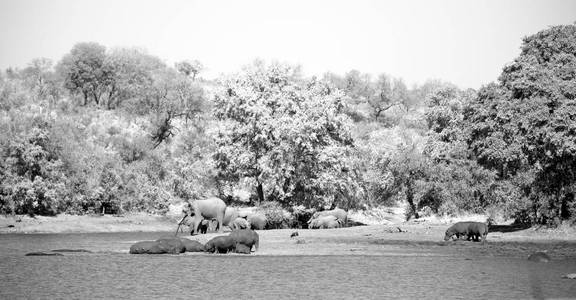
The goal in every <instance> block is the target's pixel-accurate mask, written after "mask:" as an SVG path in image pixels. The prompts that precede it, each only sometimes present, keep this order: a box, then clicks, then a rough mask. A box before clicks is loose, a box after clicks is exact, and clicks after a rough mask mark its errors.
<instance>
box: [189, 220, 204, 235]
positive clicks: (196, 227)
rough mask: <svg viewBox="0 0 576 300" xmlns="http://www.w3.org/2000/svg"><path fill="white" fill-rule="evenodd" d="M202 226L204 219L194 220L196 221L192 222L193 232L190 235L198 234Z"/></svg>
mask: <svg viewBox="0 0 576 300" xmlns="http://www.w3.org/2000/svg"><path fill="white" fill-rule="evenodd" d="M201 224H202V218H194V220H193V221H192V231H191V232H190V235H196V234H198V231H199V229H200V225H201Z"/></svg>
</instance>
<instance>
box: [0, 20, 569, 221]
mask: <svg viewBox="0 0 576 300" xmlns="http://www.w3.org/2000/svg"><path fill="white" fill-rule="evenodd" d="M470 71H471V72H474V70H470ZM575 97H576V26H575V25H568V26H557V27H552V28H549V29H546V30H544V31H541V32H539V33H537V34H535V35H533V36H529V37H526V38H524V42H523V45H522V51H521V54H520V56H519V57H517V58H516V59H515V60H514V61H513V62H511V63H510V64H508V65H506V66H505V67H504V69H503V71H502V74H501V75H500V77H499V78H498V81H497V82H496V83H490V84H488V85H486V86H484V87H482V88H481V89H480V90H479V91H474V90H461V89H459V88H458V87H456V86H455V85H452V84H449V83H444V82H440V81H429V82H426V83H425V84H423V85H420V86H412V87H407V86H406V85H405V84H404V82H403V81H402V79H400V78H394V77H392V76H390V75H387V74H382V75H379V76H377V77H376V78H373V77H371V76H369V75H367V74H363V73H361V72H358V71H355V70H353V71H350V72H348V73H346V74H344V75H337V74H325V75H324V76H323V77H322V78H318V77H314V78H305V77H304V76H302V75H301V73H300V72H299V67H297V66H290V65H285V64H279V63H271V64H267V63H264V62H261V61H256V62H254V63H253V64H251V65H249V66H246V67H245V68H244V69H243V70H242V71H241V72H239V73H238V74H230V75H228V76H225V77H223V78H220V79H219V80H216V81H208V80H205V79H203V78H202V64H201V63H200V62H198V61H194V60H191V61H182V62H179V63H176V64H175V65H174V66H173V67H172V66H168V65H166V64H165V63H164V62H163V61H162V60H161V59H159V58H157V57H155V56H152V55H149V54H147V53H146V52H145V51H143V50H140V49H131V48H119V49H106V48H105V47H104V46H102V45H99V44H97V43H79V44H76V45H75V46H74V47H73V48H72V49H71V50H70V52H69V53H68V54H66V55H65V56H64V57H63V58H62V59H61V60H60V61H59V62H57V63H56V64H55V65H53V63H52V62H51V61H50V60H48V59H43V58H40V59H35V60H33V61H32V62H30V64H29V66H28V67H26V68H24V69H8V70H5V71H2V72H0V157H1V158H0V213H4V214H30V215H34V214H41V215H54V214H57V213H61V212H67V213H72V214H86V213H102V212H105V213H124V212H130V211H148V212H153V213H162V212H165V211H166V210H167V208H168V205H169V204H170V203H177V202H181V201H189V200H193V199H200V198H204V197H207V196H210V195H216V196H219V197H221V198H222V199H224V200H225V201H226V202H227V203H229V204H230V203H246V204H250V205H260V204H265V205H268V206H270V205H271V204H270V203H275V204H273V206H274V207H278V206H279V207H283V208H285V209H288V210H291V211H292V210H295V209H296V210H302V209H303V208H319V207H335V206H339V207H342V208H346V209H350V208H368V207H372V206H377V205H391V204H394V203H396V202H398V201H402V202H405V203H407V204H408V206H407V207H408V208H409V209H408V211H407V212H406V217H407V218H411V217H415V218H419V217H421V216H423V215H429V214H440V215H455V214H460V213H464V212H478V213H487V214H489V215H491V216H499V217H506V218H507V217H513V218H516V220H517V221H519V222H525V223H531V224H534V223H540V224H551V225H557V224H559V223H560V222H561V221H562V220H573V219H574V218H575V217H576V200H575V199H574V195H575V192H576V99H575Z"/></svg>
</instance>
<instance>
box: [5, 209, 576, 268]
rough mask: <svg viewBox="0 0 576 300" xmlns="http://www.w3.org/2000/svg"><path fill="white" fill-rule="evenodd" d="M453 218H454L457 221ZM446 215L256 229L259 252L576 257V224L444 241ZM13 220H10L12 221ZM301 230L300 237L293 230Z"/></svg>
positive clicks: (140, 220)
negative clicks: (333, 225) (345, 225)
mask: <svg viewBox="0 0 576 300" xmlns="http://www.w3.org/2000/svg"><path fill="white" fill-rule="evenodd" d="M453 221H454V220H451V221H450V222H453ZM177 222H178V218H177V216H172V217H166V216H155V215H148V214H130V215H126V216H123V217H117V216H109V215H106V216H71V215H59V216H57V217H36V218H30V217H28V216H18V217H0V233H96V232H159V234H164V233H170V234H172V233H174V232H175V229H176V226H177ZM444 222H445V220H443V221H441V222H438V221H436V222H435V221H434V220H423V221H421V220H418V221H417V222H414V221H411V222H403V221H400V219H397V220H395V222H388V223H386V224H385V225H382V224H380V225H369V226H356V227H348V228H339V229H326V230H307V229H298V230H297V229H280V230H262V231H258V234H259V235H260V244H261V246H260V250H259V251H258V252H257V255H399V256H402V255H404V256H405V255H450V256H461V257H464V258H470V259H473V258H474V257H477V256H507V257H527V256H528V255H529V254H530V253H533V252H535V251H547V252H548V253H549V254H550V255H551V256H552V257H554V258H576V230H574V228H573V227H568V226H565V227H561V228H557V229H545V228H517V227H514V226H510V225H500V226H496V227H492V229H491V232H490V233H489V235H488V242H487V243H486V244H482V243H474V242H467V241H454V242H453V241H450V242H444V241H443V237H444V232H445V230H446V228H447V227H448V226H449V225H450V223H448V224H446V223H444ZM10 225H12V226H10ZM183 229H184V231H183V232H180V233H179V234H178V235H179V236H181V237H186V238H189V239H193V240H198V241H200V242H202V243H205V242H206V241H208V240H209V239H211V238H212V237H214V236H217V235H220V234H227V232H226V231H225V232H223V233H209V234H206V235H198V236H190V235H189V228H183ZM294 232H298V236H297V237H291V234H292V233H294Z"/></svg>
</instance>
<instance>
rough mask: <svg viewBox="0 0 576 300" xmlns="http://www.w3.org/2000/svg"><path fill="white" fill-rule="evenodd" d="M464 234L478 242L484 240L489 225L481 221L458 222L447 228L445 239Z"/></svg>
mask: <svg viewBox="0 0 576 300" xmlns="http://www.w3.org/2000/svg"><path fill="white" fill-rule="evenodd" d="M462 235H467V236H468V238H467V239H468V240H470V239H472V240H473V241H476V242H478V241H479V240H482V242H484V241H486V236H487V235H488V225H486V224H484V223H481V222H458V223H456V224H454V225H452V226H450V228H448V230H446V235H445V236H444V240H445V241H447V240H449V239H450V238H451V237H452V236H456V238H460V236H462Z"/></svg>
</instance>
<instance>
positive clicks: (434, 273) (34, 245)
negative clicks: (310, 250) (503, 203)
mask: <svg viewBox="0 0 576 300" xmlns="http://www.w3.org/2000/svg"><path fill="white" fill-rule="evenodd" d="M157 237H158V236H157V234H156V235H154V234H150V233H139V234H135V233H123V234H117V233H116V234H70V235H65V234H60V235H3V236H0V272H1V274H2V275H0V298H1V299H17V298H32V299H54V298H170V299H185V298H186V299H189V298H196V297H198V298H199V297H202V298H216V299H218V298H239V299H245V298H258V299H276V298H285V299H288V298H290V299H294V298H304V299H308V298H320V299H342V298H347V299H350V298H360V299H362V298H372V299H374V298H399V297H401V298H465V299H468V298H491V299H503V298H506V299H511V298H513V299H526V298H546V297H574V296H576V287H575V284H574V283H575V282H574V281H571V280H568V279H561V275H563V274H566V273H573V272H574V271H575V270H576V262H574V261H570V260H554V261H552V262H550V263H548V264H538V263H534V262H529V261H526V260H525V259H520V258H510V257H479V258H478V259H473V260H471V259H467V258H464V257H457V258H452V257H449V256H430V255H427V256H409V255H408V256H358V255H350V256H240V255H216V256H214V255H207V254H199V255H179V256H176V255H158V256H153V255H129V254H126V253H125V252H126V250H127V249H128V247H129V245H130V244H131V243H133V242H134V241H137V240H146V239H155V238H157ZM61 248H69V249H81V248H83V249H88V250H92V251H95V252H96V253H66V255H65V256H60V257H52V256H51V257H26V256H24V254H25V253H26V252H28V251H45V250H50V249H61ZM406 251H410V248H409V247H407V248H406Z"/></svg>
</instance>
